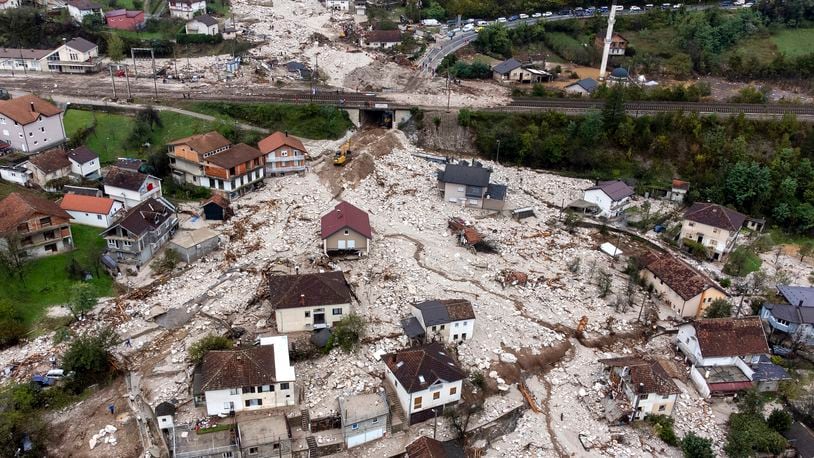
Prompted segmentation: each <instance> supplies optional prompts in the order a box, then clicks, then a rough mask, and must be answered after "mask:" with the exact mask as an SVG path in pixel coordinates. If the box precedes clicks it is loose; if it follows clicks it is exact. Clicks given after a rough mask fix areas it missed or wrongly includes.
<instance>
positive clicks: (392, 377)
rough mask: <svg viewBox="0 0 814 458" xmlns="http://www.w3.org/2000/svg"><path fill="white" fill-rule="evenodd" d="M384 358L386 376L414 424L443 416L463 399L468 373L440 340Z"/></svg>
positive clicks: (390, 354)
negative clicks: (446, 410) (462, 394)
mask: <svg viewBox="0 0 814 458" xmlns="http://www.w3.org/2000/svg"><path fill="white" fill-rule="evenodd" d="M382 360H383V361H384V363H385V371H384V377H385V380H387V382H388V383H389V384H390V386H391V387H392V388H393V389H394V390H395V392H396V395H397V397H398V400H399V404H401V408H402V409H404V412H405V414H407V416H408V421H409V423H410V424H411V425H412V424H415V423H420V422H422V421H425V420H429V419H430V418H433V417H434V416H436V415H438V416H441V415H442V414H443V412H444V409H445V408H447V407H450V406H454V405H455V404H457V403H458V401H459V400H460V399H461V390H462V388H463V380H464V378H466V374H465V373H464V372H463V371H462V370H461V369H460V367H459V366H458V363H457V362H456V361H455V360H454V359H452V357H450V356H449V354H447V352H446V350H445V349H444V347H443V345H441V344H440V343H437V342H434V343H431V344H428V345H425V346H423V347H420V348H414V349H408V350H401V351H398V352H395V353H389V354H386V355H384V356H382Z"/></svg>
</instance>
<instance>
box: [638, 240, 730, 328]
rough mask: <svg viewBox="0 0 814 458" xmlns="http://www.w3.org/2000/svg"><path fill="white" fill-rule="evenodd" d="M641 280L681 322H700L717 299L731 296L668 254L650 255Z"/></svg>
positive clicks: (643, 266) (642, 262)
mask: <svg viewBox="0 0 814 458" xmlns="http://www.w3.org/2000/svg"><path fill="white" fill-rule="evenodd" d="M639 265H640V267H641V269H642V270H641V271H640V276H641V278H642V280H643V281H644V282H645V283H646V284H648V285H652V288H653V291H655V292H656V294H658V295H659V296H661V298H662V299H663V300H664V301H665V302H666V303H667V305H669V306H670V308H671V309H672V310H673V312H674V313H676V314H677V315H678V316H680V317H682V318H700V317H701V316H703V313H704V310H706V309H707V307H709V305H710V304H712V302H714V301H715V300H716V299H728V298H729V295H728V294H726V292H725V291H724V290H723V289H722V288H721V287H720V286H718V285H717V284H716V283H715V282H713V281H712V280H711V279H710V278H708V277H707V276H705V275H703V274H701V273H699V272H697V271H696V270H695V269H693V268H692V267H690V266H689V265H687V264H686V263H685V262H683V261H681V260H679V259H677V258H675V257H673V256H672V255H670V254H669V253H661V254H656V253H648V254H647V255H645V256H643V257H642V258H641V260H640V264H639Z"/></svg>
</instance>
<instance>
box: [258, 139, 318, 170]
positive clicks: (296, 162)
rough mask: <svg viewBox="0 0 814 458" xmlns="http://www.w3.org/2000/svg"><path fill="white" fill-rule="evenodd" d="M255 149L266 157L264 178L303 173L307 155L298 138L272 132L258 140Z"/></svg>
mask: <svg viewBox="0 0 814 458" xmlns="http://www.w3.org/2000/svg"><path fill="white" fill-rule="evenodd" d="M257 148H258V149H259V150H260V152H261V153H263V154H265V155H266V176H269V177H278V176H285V175H289V174H292V173H298V172H303V171H305V169H306V167H305V156H306V155H307V154H308V151H306V149H305V146H304V145H303V144H302V141H300V139H299V138H297V137H295V136H293V135H288V131H286V132H274V133H273V134H271V135H269V136H268V137H266V138H264V139H262V140H260V142H259V143H258V144H257Z"/></svg>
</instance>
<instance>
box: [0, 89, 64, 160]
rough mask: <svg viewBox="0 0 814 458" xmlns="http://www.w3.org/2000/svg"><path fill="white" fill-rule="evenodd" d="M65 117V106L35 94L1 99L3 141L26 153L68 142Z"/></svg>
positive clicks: (0, 118)
mask: <svg viewBox="0 0 814 458" xmlns="http://www.w3.org/2000/svg"><path fill="white" fill-rule="evenodd" d="M62 118H63V112H62V110H60V109H59V108H57V107H56V106H54V105H53V104H51V103H49V102H46V101H45V100H43V99H41V98H39V97H36V96H33V95H25V96H22V97H16V98H13V99H11V100H0V141H3V142H5V143H8V144H9V145H10V146H11V148H12V149H15V150H18V151H22V152H23V153H36V152H39V151H44V150H46V149H49V148H53V147H55V146H58V145H61V144H63V143H65V126H64V125H63V123H62Z"/></svg>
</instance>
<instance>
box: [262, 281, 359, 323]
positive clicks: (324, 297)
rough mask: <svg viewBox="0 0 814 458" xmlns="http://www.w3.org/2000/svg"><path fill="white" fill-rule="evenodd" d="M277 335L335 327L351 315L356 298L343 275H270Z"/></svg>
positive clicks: (269, 284)
mask: <svg viewBox="0 0 814 458" xmlns="http://www.w3.org/2000/svg"><path fill="white" fill-rule="evenodd" d="M266 282H267V284H268V291H269V297H270V299H271V308H272V310H274V320H275V321H276V323H277V332H298V331H313V330H315V329H321V328H326V327H331V326H333V324H334V323H336V322H337V321H339V320H341V319H342V318H344V317H345V316H347V315H348V314H349V313H350V311H351V301H352V297H353V294H352V292H351V290H350V286H349V285H348V283H347V281H345V275H343V274H342V272H324V273H315V274H297V275H268V276H267V277H266Z"/></svg>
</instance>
